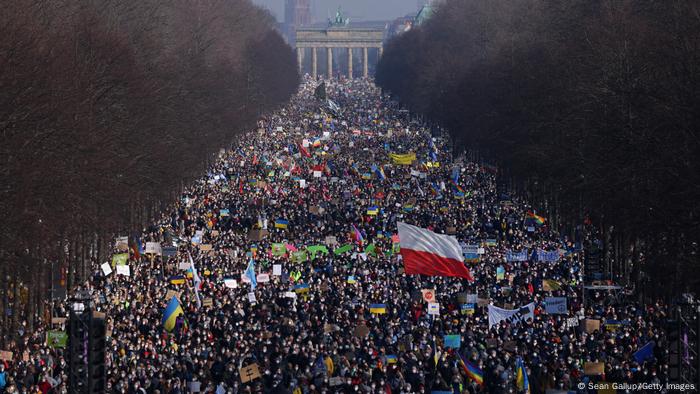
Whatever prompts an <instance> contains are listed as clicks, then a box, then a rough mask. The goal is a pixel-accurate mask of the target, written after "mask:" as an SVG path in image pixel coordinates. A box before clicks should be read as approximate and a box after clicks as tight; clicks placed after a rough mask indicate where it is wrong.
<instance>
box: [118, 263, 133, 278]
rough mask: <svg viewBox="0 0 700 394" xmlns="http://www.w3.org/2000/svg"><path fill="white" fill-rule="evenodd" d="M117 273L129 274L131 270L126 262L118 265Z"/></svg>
mask: <svg viewBox="0 0 700 394" xmlns="http://www.w3.org/2000/svg"><path fill="white" fill-rule="evenodd" d="M117 275H124V276H131V270H129V266H128V265H126V264H124V265H118V266H117Z"/></svg>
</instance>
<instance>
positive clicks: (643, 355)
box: [633, 341, 656, 364]
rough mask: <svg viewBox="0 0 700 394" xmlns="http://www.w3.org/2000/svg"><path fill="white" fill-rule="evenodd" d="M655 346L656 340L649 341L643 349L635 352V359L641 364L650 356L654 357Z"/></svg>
mask: <svg viewBox="0 0 700 394" xmlns="http://www.w3.org/2000/svg"><path fill="white" fill-rule="evenodd" d="M654 346H656V343H654V341H649V342H647V344H646V345H644V346H642V348H641V349H639V350H637V351H636V352H634V355H633V356H634V361H636V362H637V363H638V364H641V363H643V362H644V361H646V360H648V359H650V358H654Z"/></svg>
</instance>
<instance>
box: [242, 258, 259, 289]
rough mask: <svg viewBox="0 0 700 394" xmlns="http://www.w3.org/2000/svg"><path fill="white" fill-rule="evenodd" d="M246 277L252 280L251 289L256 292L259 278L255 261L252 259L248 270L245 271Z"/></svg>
mask: <svg viewBox="0 0 700 394" xmlns="http://www.w3.org/2000/svg"><path fill="white" fill-rule="evenodd" d="M245 276H247V277H248V279H250V289H251V290H255V287H256V286H257V285H258V278H256V277H255V260H253V259H250V262H249V263H248V268H246V270H245Z"/></svg>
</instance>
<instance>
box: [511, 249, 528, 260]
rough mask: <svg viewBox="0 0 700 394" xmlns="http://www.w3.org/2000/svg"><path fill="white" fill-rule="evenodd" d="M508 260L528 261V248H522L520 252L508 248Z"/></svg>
mask: <svg viewBox="0 0 700 394" xmlns="http://www.w3.org/2000/svg"><path fill="white" fill-rule="evenodd" d="M506 261H527V250H521V251H520V252H513V251H512V250H506Z"/></svg>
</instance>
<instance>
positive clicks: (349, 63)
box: [348, 48, 352, 79]
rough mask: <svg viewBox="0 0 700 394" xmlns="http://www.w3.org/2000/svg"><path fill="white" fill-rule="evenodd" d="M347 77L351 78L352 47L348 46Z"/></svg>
mask: <svg viewBox="0 0 700 394" xmlns="http://www.w3.org/2000/svg"><path fill="white" fill-rule="evenodd" d="M348 78H350V79H352V48H348Z"/></svg>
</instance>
